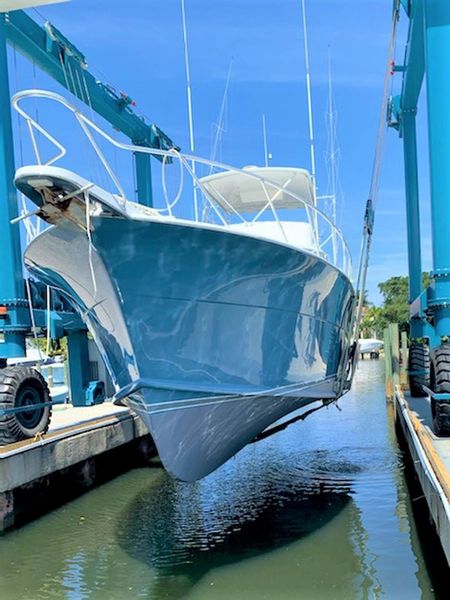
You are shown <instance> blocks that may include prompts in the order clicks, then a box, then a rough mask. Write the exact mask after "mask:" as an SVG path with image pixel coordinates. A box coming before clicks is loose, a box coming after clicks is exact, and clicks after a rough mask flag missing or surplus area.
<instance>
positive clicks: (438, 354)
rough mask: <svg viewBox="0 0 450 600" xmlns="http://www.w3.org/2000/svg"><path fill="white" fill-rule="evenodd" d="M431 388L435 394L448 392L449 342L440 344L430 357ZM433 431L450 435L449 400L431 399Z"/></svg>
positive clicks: (449, 376)
mask: <svg viewBox="0 0 450 600" xmlns="http://www.w3.org/2000/svg"><path fill="white" fill-rule="evenodd" d="M430 385H431V389H432V390H433V392H435V393H436V394H449V393H450V344H441V346H439V347H438V348H436V349H435V350H434V351H433V354H432V359H431V382H430ZM431 414H432V416H433V429H434V433H435V434H436V435H439V436H450V402H439V401H436V400H434V399H433V398H432V399H431Z"/></svg>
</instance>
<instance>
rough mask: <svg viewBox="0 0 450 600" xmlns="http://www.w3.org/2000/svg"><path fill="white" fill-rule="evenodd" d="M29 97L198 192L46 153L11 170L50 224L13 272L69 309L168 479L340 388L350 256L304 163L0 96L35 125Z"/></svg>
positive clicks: (204, 464)
mask: <svg viewBox="0 0 450 600" xmlns="http://www.w3.org/2000/svg"><path fill="white" fill-rule="evenodd" d="M30 96H32V97H33V96H34V97H35V98H46V99H47V100H52V101H56V102H58V103H60V104H62V105H63V106H65V107H66V108H68V109H69V110H70V111H72V112H73V114H74V115H75V116H76V119H77V120H78V122H80V119H81V120H83V126H84V127H83V129H84V130H86V129H88V128H89V127H91V128H94V129H95V131H96V132H97V133H99V132H100V135H103V137H104V139H106V140H107V141H109V142H110V143H112V144H114V145H116V147H120V148H122V149H125V150H128V151H130V152H146V153H149V154H159V155H160V156H161V155H163V156H165V157H166V158H170V159H171V160H172V161H173V162H179V165H180V167H182V168H183V169H184V170H185V171H186V172H187V173H188V174H190V175H191V176H192V183H191V186H188V187H187V193H189V189H190V190H191V192H192V188H193V187H194V186H195V187H196V188H197V191H198V192H199V193H201V200H202V202H203V207H202V210H198V207H197V210H195V211H194V214H196V218H190V217H187V216H186V214H181V215H180V214H177V209H178V208H180V206H181V202H180V200H179V199H180V197H181V194H180V193H178V194H177V197H176V198H175V200H171V199H170V198H168V197H167V196H166V195H165V193H164V194H163V198H162V199H161V205H162V207H161V208H149V207H146V206H143V205H141V204H137V203H135V202H132V201H130V200H128V199H127V198H126V197H125V196H124V194H123V188H122V187H121V186H120V185H117V193H112V192H110V191H108V190H106V189H104V188H102V187H100V186H98V185H96V184H95V183H94V182H93V181H90V180H88V179H86V178H84V177H82V176H81V175H79V174H77V173H74V172H72V171H70V170H68V169H66V168H65V167H61V166H57V164H55V163H57V162H58V161H57V160H56V159H51V160H49V161H48V163H47V164H34V165H30V166H24V167H21V168H19V169H18V171H17V173H16V177H15V184H16V186H17V188H18V190H20V191H21V192H22V193H23V194H25V196H27V197H28V198H29V199H30V200H31V201H32V202H33V203H34V204H35V205H36V211H34V213H37V216H38V217H39V218H40V219H43V220H44V221H45V222H46V223H47V224H49V225H51V226H50V227H48V228H46V229H45V230H44V231H43V232H41V233H40V234H39V235H38V236H37V237H36V238H35V239H34V240H33V241H32V242H31V243H30V244H29V245H28V247H27V248H26V251H25V253H24V261H25V265H26V267H27V269H28V270H29V271H30V273H31V274H32V275H33V276H34V277H36V278H37V279H39V280H40V281H42V282H43V283H45V284H46V285H49V286H51V287H54V288H57V289H58V290H59V291H60V292H61V293H63V294H64V295H65V296H66V297H67V298H68V300H69V301H70V302H71V303H72V304H73V305H74V306H75V307H76V309H77V310H78V311H79V312H80V314H81V316H82V318H83V320H84V322H85V323H86V326H87V328H88V329H89V331H90V332H91V334H92V336H93V337H94V340H95V342H96V344H97V346H98V348H99V350H100V352H101V354H102V356H103V358H104V360H105V364H106V366H107V368H108V371H109V373H110V375H111V378H112V380H113V382H114V386H115V389H116V395H115V398H116V401H117V402H120V403H124V404H126V405H127V406H129V407H130V408H131V409H132V410H133V411H134V412H135V413H137V414H138V415H139V416H140V417H141V418H142V419H143V421H144V422H145V423H146V425H147V427H148V430H149V432H150V434H151V436H152V438H153V440H154V442H155V444H156V447H157V449H158V453H159V456H160V458H161V461H162V463H163V465H164V466H165V468H166V469H167V471H168V472H169V473H170V474H171V475H173V476H174V477H176V478H178V479H181V480H184V481H193V480H196V479H199V478H202V477H204V476H206V475H207V474H208V473H211V472H212V471H214V470H215V469H216V468H218V467H219V466H220V465H222V464H223V463H224V462H226V461H227V460H228V459H229V458H230V457H232V456H233V455H234V454H235V453H236V452H238V451H239V450H241V449H242V448H243V447H244V446H245V445H246V444H248V443H249V442H251V441H252V440H253V439H254V438H255V437H256V436H258V435H259V434H260V433H261V432H263V431H264V430H266V429H267V428H268V427H270V426H271V425H272V424H273V423H274V422H276V421H278V420H279V419H281V418H282V417H284V416H285V415H289V414H290V413H292V412H293V411H297V410H298V409H301V408H303V407H305V406H307V405H309V404H311V403H314V402H316V403H319V405H326V404H328V403H330V402H333V401H335V400H336V399H337V398H339V397H340V396H341V395H342V394H343V393H344V392H345V391H346V389H347V388H348V379H349V377H348V370H349V356H350V353H351V329H352V323H353V313H354V310H353V309H354V302H355V293H354V290H353V287H352V283H351V280H350V273H351V260H350V254H349V251H348V248H347V245H346V243H345V240H344V238H343V236H342V234H341V232H340V231H339V230H338V229H337V227H336V225H335V224H334V223H333V222H332V221H331V220H330V218H329V217H328V216H327V215H325V214H324V213H322V212H321V211H320V210H319V209H318V207H317V205H316V202H315V186H314V182H313V180H312V178H311V177H310V175H309V173H308V171H307V170H305V169H300V168H293V167H284V168H283V167H247V168H243V169H239V168H235V167H232V166H229V165H222V164H219V163H214V164H211V161H208V160H204V159H199V158H197V157H194V156H189V155H182V154H181V153H180V152H179V151H178V150H176V149H172V150H168V151H165V150H159V149H151V148H142V147H140V146H132V145H130V144H122V143H121V142H118V141H117V140H114V138H111V137H110V136H109V134H107V133H106V132H103V131H102V130H101V129H100V128H99V126H98V125H96V124H95V123H93V122H92V121H90V119H89V118H88V117H86V116H85V115H83V114H82V113H80V112H79V111H77V110H76V109H75V107H73V106H71V105H70V103H69V102H68V101H67V100H66V99H65V98H63V97H62V96H58V95H57V94H54V93H53V92H47V91H36V90H32V91H28V92H26V91H25V92H20V93H19V94H17V95H16V96H15V97H14V99H13V106H14V107H15V108H16V109H17V110H19V112H20V114H22V116H24V115H25V118H26V119H27V122H28V123H29V126H30V127H39V131H40V133H41V136H42V135H43V131H44V132H45V130H44V129H43V127H42V125H39V124H37V123H35V122H34V120H33V118H32V117H31V116H30V115H27V114H26V113H25V111H23V109H22V108H19V104H20V101H21V100H23V99H24V98H26V97H30ZM87 137H88V138H89V136H87ZM48 139H51V140H53V141H54V140H55V137H54V136H48ZM60 148H61V146H58V156H62V154H64V153H61V151H60ZM95 149H96V152H98V153H101V150H100V149H99V146H98V145H96V146H95ZM100 159H101V162H102V164H103V165H106V166H107V161H106V157H105V156H104V155H100ZM194 161H195V162H196V163H197V166H196V171H194V169H193V168H192V164H193V162H194ZM168 162H169V160H165V159H164V160H163V162H162V167H163V170H164V169H166V168H167V165H168ZM202 167H203V170H204V171H205V175H204V176H203V177H197V176H196V175H195V172H197V173H199V172H200V171H201V168H202ZM107 172H108V173H109V174H110V175H111V178H112V180H113V182H115V183H116V184H118V181H117V178H116V177H115V176H113V173H112V171H111V172H110V166H107ZM184 187H186V178H185V179H184ZM164 192H165V188H164ZM184 200H186V195H185V196H184ZM180 212H183V211H182V210H181V208H180ZM185 212H186V211H185ZM34 213H33V214H34ZM327 228H328V229H327Z"/></svg>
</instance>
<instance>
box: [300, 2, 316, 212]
mask: <svg viewBox="0 0 450 600" xmlns="http://www.w3.org/2000/svg"><path fill="white" fill-rule="evenodd" d="M302 24H303V44H304V50H305V68H306V94H307V100H308V125H309V149H310V155H311V178H312V180H313V185H314V205H315V206H317V194H316V154H315V146H314V122H313V110H312V98H311V74H310V68H309V48H308V29H307V23H306V8H305V0H302Z"/></svg>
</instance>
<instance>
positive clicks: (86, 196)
mask: <svg viewBox="0 0 450 600" xmlns="http://www.w3.org/2000/svg"><path fill="white" fill-rule="evenodd" d="M84 205H85V208H86V233H87V238H88V244H89V270H90V273H91V279H92V286H93V288H94V304H95V300H96V298H97V279H96V277H95V270H94V261H93V259H92V250H93V246H94V245H93V243H92V235H91V206H90V199H89V191H88V190H86V191H85V192H84Z"/></svg>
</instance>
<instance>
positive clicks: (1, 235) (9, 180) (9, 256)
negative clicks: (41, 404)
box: [0, 14, 27, 361]
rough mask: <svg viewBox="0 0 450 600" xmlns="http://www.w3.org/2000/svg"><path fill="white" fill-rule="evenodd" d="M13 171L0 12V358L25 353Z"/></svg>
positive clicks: (23, 303)
mask: <svg viewBox="0 0 450 600" xmlns="http://www.w3.org/2000/svg"><path fill="white" fill-rule="evenodd" d="M14 172H15V168H14V145H13V137H12V127H11V108H10V93H9V78H8V57H7V51H6V31H5V15H4V14H0V257H1V266H0V269H1V277H0V305H2V306H5V307H6V308H7V311H8V312H7V315H6V318H4V323H3V322H1V321H0V326H3V325H5V339H4V343H2V344H0V361H1V359H6V358H9V357H20V356H25V335H24V331H23V328H22V326H21V321H22V320H23V316H22V315H23V312H24V310H26V306H27V302H26V299H25V289H24V282H23V272H22V261H21V250H20V230H19V226H18V225H11V219H14V218H16V217H17V215H18V206H17V196H16V190H15V188H14V183H13V181H14ZM2 321H3V319H2ZM22 325H23V324H22Z"/></svg>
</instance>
